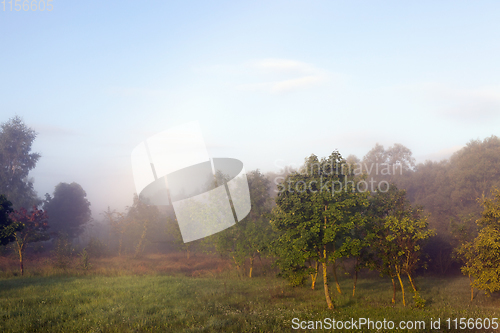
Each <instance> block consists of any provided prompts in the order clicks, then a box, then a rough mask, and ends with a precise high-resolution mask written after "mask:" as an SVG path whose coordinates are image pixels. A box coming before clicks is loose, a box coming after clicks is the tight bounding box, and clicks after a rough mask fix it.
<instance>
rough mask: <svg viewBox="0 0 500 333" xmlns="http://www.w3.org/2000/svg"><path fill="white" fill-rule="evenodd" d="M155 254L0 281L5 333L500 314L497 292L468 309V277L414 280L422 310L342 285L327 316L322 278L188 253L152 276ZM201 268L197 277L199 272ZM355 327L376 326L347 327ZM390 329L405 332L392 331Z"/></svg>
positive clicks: (367, 283) (364, 282)
mask: <svg viewBox="0 0 500 333" xmlns="http://www.w3.org/2000/svg"><path fill="white" fill-rule="evenodd" d="M174 257H175V256H174ZM174 257H172V258H174ZM155 258H156V259H159V258H161V259H165V258H164V257H161V256H159V257H156V256H152V257H149V261H148V258H144V259H142V261H143V262H144V263H143V264H142V267H143V268H141V270H140V271H137V272H135V273H133V272H132V271H129V270H126V269H125V268H124V266H123V265H122V266H120V267H117V266H113V264H114V265H118V264H117V263H118V262H117V261H110V262H108V268H109V270H108V271H104V270H103V267H102V262H101V261H104V262H106V260H108V259H101V261H99V262H97V263H96V264H95V267H94V268H92V269H91V270H90V271H88V272H85V273H82V274H79V275H77V274H75V273H77V272H78V270H77V269H76V268H72V269H67V270H66V272H63V271H52V275H51V274H50V273H51V272H50V271H48V270H47V271H45V274H41V273H40V274H38V275H40V276H29V277H8V278H6V277H4V278H2V279H1V280H0V316H1V320H0V330H1V331H3V332H31V331H36V332H76V331H78V332H290V331H295V332H297V331H299V332H300V331H302V330H293V329H292V324H293V322H292V320H293V318H299V319H300V320H323V319H324V318H335V319H336V320H351V318H355V319H357V318H361V317H363V318H370V319H371V320H373V321H376V320H383V319H384V318H385V319H386V320H392V321H394V322H395V323H399V321H402V320H404V321H424V322H425V324H426V328H425V329H420V330H412V332H440V331H441V332H449V331H454V330H448V329H446V322H445V320H446V319H447V318H462V317H465V318H493V317H496V318H498V317H500V295H493V296H491V297H485V296H484V295H482V294H479V295H478V296H477V298H476V299H475V300H474V301H473V302H472V303H471V302H470V301H469V297H470V295H469V288H468V279H467V278H465V277H455V278H449V279H444V278H433V277H425V278H424V277H422V278H419V279H417V283H418V286H419V287H420V292H421V295H422V297H423V298H424V299H426V300H427V303H426V306H425V308H424V309H416V308H414V307H413V306H412V303H413V300H412V299H411V293H409V292H408V293H407V296H406V298H407V302H408V304H409V305H408V306H407V307H406V308H404V307H403V306H402V304H401V293H398V294H397V297H398V298H397V301H398V304H396V305H395V306H393V305H392V304H391V297H392V290H391V283H390V280H388V279H381V278H376V277H375V278H372V277H370V278H366V277H365V278H362V279H360V280H359V281H358V287H357V291H356V293H357V294H356V296H355V297H351V296H350V294H351V292H352V290H351V280H350V279H343V280H341V286H342V290H343V294H342V295H339V294H338V293H337V292H336V291H334V292H332V294H333V295H334V299H335V305H336V310H334V311H328V310H327V309H326V303H325V300H324V292H323V289H322V281H318V284H317V289H316V290H314V291H312V290H311V289H310V288H309V287H308V286H307V285H304V286H302V287H297V288H292V287H289V286H288V285H287V284H286V282H285V281H284V280H282V279H279V278H275V277H272V276H267V277H266V276H263V274H260V276H257V277H255V278H252V279H249V278H240V277H238V276H237V275H236V274H235V271H234V270H229V269H227V266H225V265H226V264H227V263H225V262H224V261H222V260H220V259H217V258H212V259H210V258H209V257H205V256H202V257H196V258H191V259H190V260H189V261H190V263H189V264H191V266H193V267H196V266H198V268H199V269H197V270H196V269H194V270H192V271H187V270H185V271H184V272H182V271H181V270H180V267H183V265H185V264H187V263H186V260H185V259H184V260H181V259H182V258H183V257H182V256H179V260H178V262H177V264H174V262H169V263H168V262H167V263H165V262H164V265H165V266H164V267H170V269H171V271H172V272H171V273H172V274H166V273H165V272H166V270H165V269H164V270H163V271H156V272H155V271H154V270H153V268H154V267H156V266H154V267H153V264H152V263H154V262H156V261H155ZM172 258H171V259H172ZM137 260H139V259H137ZM210 260H213V261H211V265H212V267H213V268H214V269H209V268H208V266H205V268H204V269H203V268H202V263H203V262H205V263H206V264H207V265H208V262H209V261H210ZM160 261H161V260H158V262H160ZM163 261H165V260H163ZM125 262H128V263H129V265H130V266H129V269H132V268H133V267H136V268H137V267H140V265H138V263H137V262H136V263H134V262H133V260H132V259H129V261H125V260H124V261H123V264H125ZM148 262H149V266H148ZM4 264H5V263H4ZM169 265H170V266H169ZM144 267H145V268H144ZM172 267H178V268H179V271H178V272H173V268H172ZM37 269H41V267H38V268H37ZM155 269H156V268H155ZM195 271H196V272H197V273H195V274H193V272H195ZM35 272H36V270H35ZM120 272H121V273H120ZM119 273H120V274H119ZM4 274H5V272H4ZM35 275H37V274H35ZM193 275H194V276H195V277H193ZM332 289H333V288H332ZM408 291H409V289H408ZM431 318H434V320H435V319H436V318H441V329H439V330H431V329H430V328H429V321H430V320H431ZM396 325H397V324H396ZM330 331H332V330H330ZM336 331H337V332H338V331H342V330H336ZM354 331H361V332H370V331H373V332H375V331H377V330H368V329H366V328H365V329H363V330H345V332H354ZM465 331H466V332H471V331H473V330H465ZM497 331H499V332H500V330H497ZM380 332H384V330H381V331H380ZM391 332H408V330H397V329H394V330H391ZM481 332H493V331H492V330H481Z"/></svg>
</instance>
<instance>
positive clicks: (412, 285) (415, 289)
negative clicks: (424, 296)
mask: <svg viewBox="0 0 500 333" xmlns="http://www.w3.org/2000/svg"><path fill="white" fill-rule="evenodd" d="M406 275H408V280H410V284H411V287H412V288H413V292H414V293H415V295H416V294H417V288H416V287H415V284H414V283H413V280H412V278H411V275H410V274H409V273H407V274H406Z"/></svg>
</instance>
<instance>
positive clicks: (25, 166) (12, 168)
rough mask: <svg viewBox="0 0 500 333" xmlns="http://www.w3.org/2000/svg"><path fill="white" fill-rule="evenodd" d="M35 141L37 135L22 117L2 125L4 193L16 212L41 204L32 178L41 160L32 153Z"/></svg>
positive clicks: (0, 144)
mask: <svg viewBox="0 0 500 333" xmlns="http://www.w3.org/2000/svg"><path fill="white" fill-rule="evenodd" d="M35 138H36V132H35V131H34V130H33V129H32V128H29V127H28V126H26V125H25V124H24V122H23V120H22V119H21V118H20V117H18V116H15V117H14V118H11V119H10V120H9V121H7V122H5V123H3V124H1V125H0V194H4V195H6V196H7V197H8V198H9V200H10V201H11V202H12V203H13V207H14V209H17V208H20V207H31V206H32V205H33V204H38V203H40V199H38V197H37V195H36V192H35V190H34V189H33V180H32V179H29V178H28V174H29V172H30V170H32V169H33V168H35V166H36V163H37V162H38V160H39V158H40V154H38V153H33V152H31V145H32V144H33V141H34V140H35Z"/></svg>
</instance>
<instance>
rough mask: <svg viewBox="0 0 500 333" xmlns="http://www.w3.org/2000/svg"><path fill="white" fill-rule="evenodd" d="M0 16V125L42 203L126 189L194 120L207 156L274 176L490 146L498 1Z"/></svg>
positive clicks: (497, 107) (64, 9) (68, 10)
mask: <svg viewBox="0 0 500 333" xmlns="http://www.w3.org/2000/svg"><path fill="white" fill-rule="evenodd" d="M52 4H53V7H54V9H53V11H51V12H47V11H45V12H39V11H37V12H31V11H28V12H25V11H20V12H17V11H10V8H9V5H7V7H6V10H5V11H3V7H2V6H3V5H2V4H0V31H2V34H1V35H0V64H1V65H0V122H4V121H7V120H8V119H9V118H10V117H12V116H14V115H16V114H17V115H20V116H22V117H23V119H24V121H25V122H26V123H27V124H28V125H29V126H31V127H33V128H35V129H36V130H37V132H38V133H39V135H38V137H37V139H36V142H35V144H34V147H33V148H34V151H37V152H39V153H40V154H41V155H42V158H41V159H40V161H39V163H38V165H37V167H36V169H34V170H33V171H32V173H31V176H33V177H34V178H35V188H36V189H37V191H38V193H39V195H41V196H43V195H44V194H45V193H46V192H50V193H52V191H53V189H54V186H55V185H57V184H58V183H59V182H73V181H76V182H78V183H79V184H81V185H82V186H83V188H84V189H85V190H86V191H87V194H88V197H89V200H90V201H91V203H92V208H93V212H94V215H95V216H98V213H99V212H101V211H102V210H104V209H105V208H106V207H107V206H108V205H110V206H111V207H112V208H116V209H119V210H122V209H123V208H124V207H125V206H126V205H128V204H130V203H131V200H132V194H133V192H134V183H133V179H132V171H131V163H130V153H131V151H132V149H133V148H134V147H135V146H136V145H137V144H139V143H140V142H141V141H143V140H144V139H146V138H147V137H149V136H151V135H153V134H155V133H157V132H160V131H163V130H165V129H168V128H170V127H172V126H176V125H179V124H182V123H185V122H188V121H193V120H197V121H198V122H199V123H200V125H201V128H202V130H203V135H204V138H205V141H206V143H207V146H208V149H209V153H210V154H211V155H212V156H213V157H233V158H239V159H240V160H242V161H243V162H244V163H245V167H246V169H247V170H249V169H255V168H260V169H261V170H263V171H277V165H284V164H291V163H294V164H299V163H301V162H302V161H303V159H304V158H305V157H306V156H308V155H310V154H312V153H314V154H316V155H318V156H326V155H329V153H331V152H332V151H333V150H334V149H338V150H339V151H340V152H341V153H342V154H343V155H345V156H347V155H349V154H355V155H357V156H358V157H362V156H363V155H364V154H366V153H367V152H368V151H369V150H370V149H371V148H372V147H373V146H374V145H375V143H377V142H378V143H381V144H383V145H384V146H389V145H392V144H394V143H402V144H404V145H405V146H407V147H408V148H410V149H411V150H412V151H413V153H414V156H415V157H416V158H417V160H418V161H424V160H425V159H435V160H438V159H441V158H445V157H448V156H449V154H451V153H452V152H453V151H455V150H457V149H459V148H460V147H462V146H463V145H465V144H466V143H467V142H468V141H470V140H471V139H484V138H485V137H488V136H491V135H500V126H499V124H500V117H499V113H500V82H499V81H500V66H499V60H498V59H500V43H499V41H500V3H498V2H496V1H440V2H435V1H419V2H416V1H415V2H408V1H211V2H209V1H182V2H181V1H177V2H172V1H141V2H139V1H106V2H103V1H83V2H82V1H80V2H74V1H73V2H69V1H68V2H63V1H58V0H54V1H53V2H52Z"/></svg>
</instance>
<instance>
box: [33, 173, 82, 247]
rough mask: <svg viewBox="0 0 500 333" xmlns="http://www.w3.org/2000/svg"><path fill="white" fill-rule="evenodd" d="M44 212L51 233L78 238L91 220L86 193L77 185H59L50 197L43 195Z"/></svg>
mask: <svg viewBox="0 0 500 333" xmlns="http://www.w3.org/2000/svg"><path fill="white" fill-rule="evenodd" d="M43 207H44V210H45V211H46V212H47V214H48V216H49V226H50V228H51V232H53V233H56V234H59V235H62V234H65V235H67V237H69V238H70V239H72V238H75V237H78V236H79V235H80V234H81V233H82V232H83V230H84V227H85V225H86V224H87V223H88V222H89V221H90V219H91V211H90V202H89V201H88V200H87V193H86V192H85V191H84V190H83V188H82V187H81V186H80V185H79V184H77V183H71V184H68V183H59V184H58V185H57V186H56V187H55V189H54V195H53V197H51V196H50V195H49V194H48V193H47V194H46V195H45V201H44V205H43Z"/></svg>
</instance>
